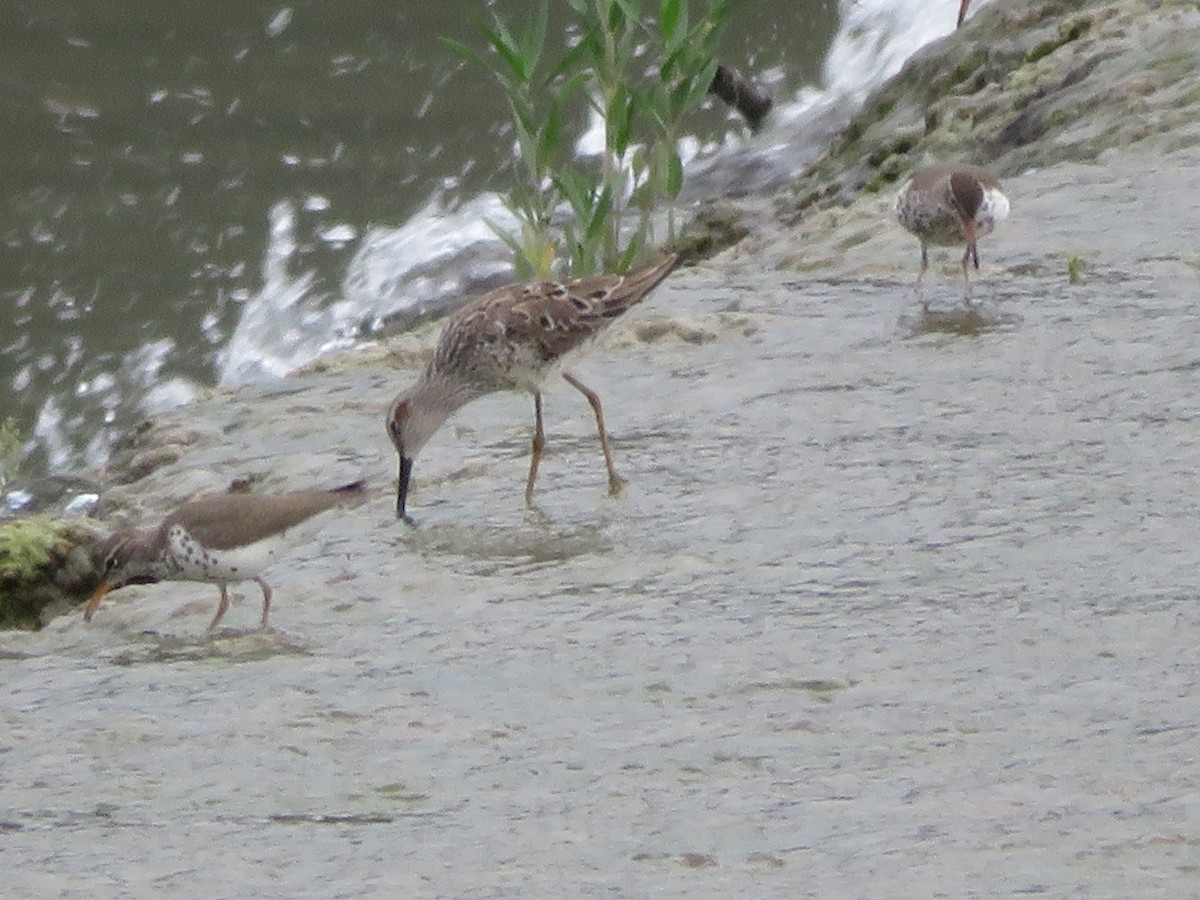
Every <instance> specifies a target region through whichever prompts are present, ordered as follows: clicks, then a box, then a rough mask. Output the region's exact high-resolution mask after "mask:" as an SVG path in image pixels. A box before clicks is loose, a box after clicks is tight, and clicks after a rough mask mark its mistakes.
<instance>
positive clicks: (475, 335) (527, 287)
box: [386, 255, 679, 518]
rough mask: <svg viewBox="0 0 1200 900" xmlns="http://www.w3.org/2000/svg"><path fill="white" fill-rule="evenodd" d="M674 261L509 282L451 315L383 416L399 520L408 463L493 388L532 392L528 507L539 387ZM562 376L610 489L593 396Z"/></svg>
mask: <svg viewBox="0 0 1200 900" xmlns="http://www.w3.org/2000/svg"><path fill="white" fill-rule="evenodd" d="M678 262H679V259H678V257H677V256H674V255H672V256H669V257H667V258H666V259H664V260H662V261H660V262H658V263H655V264H653V265H650V266H647V267H645V268H642V269H639V270H637V271H635V272H631V273H629V274H628V275H623V276H620V275H593V276H589V277H586V278H579V279H576V280H574V281H566V282H558V281H537V282H531V283H528V284H513V285H509V286H507V287H502V288H499V289H497V290H495V291H492V292H491V293H488V294H484V295H483V296H481V297H479V298H478V299H476V300H474V301H472V302H470V303H468V304H467V305H466V306H465V307H463V308H462V309H460V310H459V311H458V312H457V313H455V314H454V315H453V316H451V317H450V319H449V321H447V322H446V325H445V327H444V328H443V329H442V334H441V337H440V338H439V339H438V345H437V349H436V350H435V352H434V356H433V359H432V360H431V361H430V363H429V365H428V366H427V367H426V369H425V371H424V372H423V373H422V374H421V377H420V378H418V379H417V381H416V383H415V384H413V385H412V386H411V387H410V388H408V389H407V390H406V391H404V392H403V393H401V394H400V395H399V396H397V397H396V399H395V400H394V401H393V403H392V406H391V408H390V409H389V411H388V416H387V423H386V424H387V430H388V435H389V436H390V437H391V440H392V444H393V445H394V446H395V448H396V452H397V453H398V454H399V456H400V483H399V488H398V493H397V496H396V514H397V515H398V516H399V517H401V518H407V516H406V514H405V509H406V502H407V496H408V486H409V480H410V478H411V474H412V464H413V460H414V459H415V458H416V455H417V454H418V453H419V452H420V450H421V448H422V447H423V446H424V445H425V442H426V441H428V440H429V438H431V437H432V436H433V434H434V433H435V432H436V431H437V429H438V428H439V427H441V425H442V423H443V422H445V421H446V419H447V418H449V417H450V416H451V415H452V414H453V413H454V412H455V411H456V410H458V409H459V408H460V407H462V406H464V405H465V404H467V403H470V402H471V401H472V400H475V399H477V398H478V397H482V396H483V395H485V394H490V393H492V392H494V391H528V392H530V393H531V394H533V401H534V414H535V432H534V437H533V452H532V456H531V458H530V464H529V477H528V479H527V480H526V484H525V502H526V504H527V505H532V503H533V485H534V481H535V480H536V478H537V469H538V462H539V460H540V458H541V453H542V447H543V446H544V444H545V432H544V430H543V426H542V395H541V386H542V384H543V383H544V382H545V380H546V379H547V378H548V377H549V376H550V375H551V374H553V373H554V372H556V371H561V369H562V366H563V365H564V364H565V363H566V362H567V361H568V360H569V359H571V358H572V357H573V356H574V355H576V354H577V353H579V352H582V351H583V349H584V348H585V347H586V346H587V345H588V344H589V343H590V342H591V340H592V339H593V338H595V337H596V335H597V334H599V333H600V331H601V330H603V329H604V327H605V326H607V325H608V324H609V323H610V322H611V321H612V320H613V319H615V318H617V317H618V316H620V315H621V314H622V313H624V312H625V311H626V310H628V309H629V308H630V307H632V306H633V305H634V304H636V303H638V302H640V301H641V300H642V299H643V298H644V297H645V296H646V295H647V294H648V293H649V292H650V291H651V290H652V289H653V288H654V287H655V286H657V285H658V284H659V283H660V282H661V281H662V280H663V279H664V278H666V277H667V275H669V274H670V273H671V271H672V270H673V269H674V268H675V266H676V265H678ZM562 376H563V378H564V379H566V381H567V382H568V383H569V384H571V385H572V386H574V387H575V388H577V389H578V390H579V391H581V392H582V393H583V395H584V396H585V397H587V400H588V403H589V404H591V407H592V411H593V413H594V414H595V417H596V427H597V430H598V431H599V433H600V445H601V448H602V449H603V451H604V459H605V464H606V465H607V467H608V479H609V490H610V492H612V493H616V492H617V491H618V490H619V489H620V486H621V483H622V482H621V478H620V476H619V475H617V473H616V470H615V469H614V467H613V464H612V452H611V450H610V448H609V446H608V435H607V433H606V431H605V428H604V414H603V411H602V409H601V406H600V398H599V397H598V396H597V395H596V394H595V393H594V392H593V391H591V390H589V389H588V388H587V387H585V386H584V385H583V384H582V383H581V382H580V381H579V380H578V379H577V378H575V377H574V376H573V375H571V374H570V373H569V372H565V371H563V372H562Z"/></svg>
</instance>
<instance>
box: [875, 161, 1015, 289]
mask: <svg viewBox="0 0 1200 900" xmlns="http://www.w3.org/2000/svg"><path fill="white" fill-rule="evenodd" d="M1008 212H1009V202H1008V197H1006V196H1005V194H1004V191H1003V189H1002V188H1001V187H1000V182H999V180H998V179H997V178H996V176H995V175H994V174H992V172H991V171H990V170H989V169H986V168H984V167H983V166H976V165H972V164H971V163H961V162H958V163H937V164H935V165H932V166H926V167H925V168H923V169H918V170H917V171H916V172H914V173H913V174H912V177H911V178H909V179H908V180H907V181H906V182H905V183H904V184H903V185H902V186H901V188H900V192H899V193H898V194H897V195H896V218H897V219H898V220H899V222H900V224H901V225H903V226H904V228H905V229H906V230H908V231H909V232H910V233H911V234H913V235H915V236H916V238H917V240H919V241H920V242H921V269H920V271H919V272H918V273H917V291H918V293H920V290H921V284H922V281H923V279H924V277H925V270H926V269H928V268H929V245H930V244H933V245H935V246H938V247H952V246H955V245H960V244H965V245H966V249H965V251H964V252H963V259H962V268H963V281H964V294H963V296H964V299H966V300H968V301H969V300H970V298H971V277H970V268H969V266H970V264H971V263H972V262H974V265H975V268H977V269H978V268H979V249H978V246H977V242H978V239H979V238H980V237H981V236H983V235H985V234H990V233H991V231H992V229H993V228H995V226H996V223H998V222H1002V221H1004V220H1005V219H1006V218H1007V217H1008Z"/></svg>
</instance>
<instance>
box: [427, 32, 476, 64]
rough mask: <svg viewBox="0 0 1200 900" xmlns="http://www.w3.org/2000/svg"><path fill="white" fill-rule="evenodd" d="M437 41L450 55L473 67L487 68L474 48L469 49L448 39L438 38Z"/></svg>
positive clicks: (458, 42)
mask: <svg viewBox="0 0 1200 900" xmlns="http://www.w3.org/2000/svg"><path fill="white" fill-rule="evenodd" d="M438 40H439V41H440V42H441V44H442V46H443V47H445V48H446V49H447V50H450V51H451V52H452V53H455V54H457V55H458V56H461V57H462V58H463V59H465V60H466V61H467V62H469V63H471V64H473V65H483V66H487V60H485V59H484V58H483V56H481V55H480V53H479V51H478V50H476V49H475V48H474V47H469V46H467V45H466V44H464V43H462V42H460V41H456V40H454V39H453V38H448V37H440V38H438Z"/></svg>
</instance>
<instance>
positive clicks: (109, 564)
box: [104, 556, 117, 572]
mask: <svg viewBox="0 0 1200 900" xmlns="http://www.w3.org/2000/svg"><path fill="white" fill-rule="evenodd" d="M116 567H117V558H116V556H110V557H108V558H107V559H105V560H104V571H105V572H111V571H112V570H113V569H115V568H116Z"/></svg>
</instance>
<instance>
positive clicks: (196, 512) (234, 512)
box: [83, 481, 366, 631]
mask: <svg viewBox="0 0 1200 900" xmlns="http://www.w3.org/2000/svg"><path fill="white" fill-rule="evenodd" d="M365 496H366V489H365V486H364V483H363V482H362V481H356V482H354V483H353V484H347V485H343V486H342V487H339V488H334V489H333V490H328V491H292V492H289V493H284V494H208V495H206V496H203V497H197V498H196V499H195V500H189V501H187V502H186V503H183V504H181V505H180V506H179V507H177V508H176V509H175V511H174V512H172V513H171V514H170V515H168V516H167V517H166V518H165V519H163V521H162V522H161V523H160V524H159V525H156V526H152V527H149V528H138V529H133V530H131V531H124V532H118V533H117V534H114V535H113V536H112V537H110V538H109V539H108V541H107V542H106V543H105V545H104V571H103V576H102V578H103V580H102V581H101V582H100V585H99V586H98V587H97V588H96V590H95V592H94V593H93V594H92V596H91V599H89V600H88V604H87V607H86V608H85V609H84V611H83V619H84V621H85V622H90V621H91V619H92V616H93V615H94V614H95V612H96V609H97V608H98V607H99V606H100V599H101V598H102V597H103V596H104V595H105V594H106V593H108V592H109V591H110V590H112V589H114V588H119V587H121V586H123V585H126V584H133V583H139V584H144V583H147V582H158V581H203V582H209V583H212V584H215V585H216V586H217V587H218V588H219V589H220V591H221V603H220V605H219V606H218V607H217V614H216V615H215V616H213V620H212V621H211V622H210V623H209V625H208V630H209V631H212V630H213V629H215V628H216V627H217V623H218V622H220V621H221V617H222V616H224V615H225V611H226V610H227V609H229V595H228V594H227V592H226V585H227V584H229V583H231V582H237V581H256V582H258V586H259V587H261V588H262V592H263V606H262V627H263V628H266V627H267V619H268V617H269V616H270V613H271V586H270V585H269V584H267V583H266V581H264V580H263V578H262V572H263V570H265V569H266V568H267V567H268V566H270V565H271V563H273V562H274V561H275V559H276V558H277V557H278V556H279V555H280V554H281V553H283V552H284V551H285V550H287V549H289V547H291V546H292V545H293V544H294V543H296V542H298V541H299V540H301V539H302V538H303V537H305V536H306V535H305V534H304V532H308V531H310V528H309V527H305V528H300V529H298V528H297V526H300V525H302V524H304V523H308V522H310V520H312V519H313V517H315V516H317V515H318V514H320V513H323V512H326V511H328V510H331V509H334V508H335V507H339V506H348V505H351V504H354V503H358V502H361V501H362V500H363V499H364V498H365Z"/></svg>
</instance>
